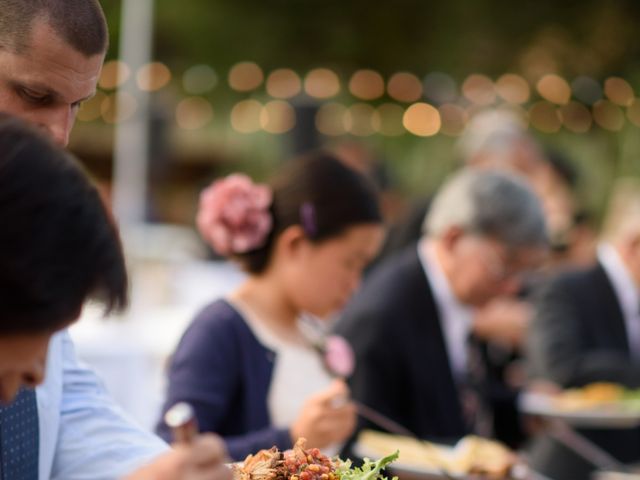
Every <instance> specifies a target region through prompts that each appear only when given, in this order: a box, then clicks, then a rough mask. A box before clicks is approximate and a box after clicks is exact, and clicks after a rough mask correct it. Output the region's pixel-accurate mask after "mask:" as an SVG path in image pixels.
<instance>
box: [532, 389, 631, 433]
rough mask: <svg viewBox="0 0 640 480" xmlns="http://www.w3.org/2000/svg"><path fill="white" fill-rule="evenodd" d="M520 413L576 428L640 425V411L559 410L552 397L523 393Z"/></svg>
mask: <svg viewBox="0 0 640 480" xmlns="http://www.w3.org/2000/svg"><path fill="white" fill-rule="evenodd" d="M519 408H520V411H521V412H523V413H527V414H530V415H539V416H541V417H548V418H557V419H560V420H564V421H565V422H567V423H568V424H570V425H572V426H574V427H583V428H589V427H592V428H633V427H637V426H639V425H640V411H638V410H632V409H629V408H624V407H623V406H621V407H619V408H617V407H602V408H594V409H591V410H575V411H571V410H562V409H559V408H558V407H557V406H556V405H555V404H554V401H553V397H552V396H550V395H545V394H540V393H523V394H522V395H521V396H520V402H519Z"/></svg>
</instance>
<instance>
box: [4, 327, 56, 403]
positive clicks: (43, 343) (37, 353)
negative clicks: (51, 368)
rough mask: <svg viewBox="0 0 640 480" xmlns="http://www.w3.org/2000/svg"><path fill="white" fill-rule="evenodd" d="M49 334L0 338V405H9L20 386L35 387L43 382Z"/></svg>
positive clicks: (29, 334)
mask: <svg viewBox="0 0 640 480" xmlns="http://www.w3.org/2000/svg"><path fill="white" fill-rule="evenodd" d="M51 335H52V333H25V334H10V335H2V336H0V403H1V404H8V403H10V402H11V400H13V398H14V397H15V395H16V394H17V393H18V390H19V389H20V387H22V386H25V387H35V386H36V385H38V384H40V383H42V381H43V380H44V372H45V365H46V359H47V349H48V347H49V340H50V339H51Z"/></svg>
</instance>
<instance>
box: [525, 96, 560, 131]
mask: <svg viewBox="0 0 640 480" xmlns="http://www.w3.org/2000/svg"><path fill="white" fill-rule="evenodd" d="M529 122H530V123H531V125H533V126H534V127H535V128H537V129H538V130H540V131H541V132H544V133H555V132H557V131H558V130H560V127H561V126H562V121H561V119H560V114H559V113H558V110H557V108H556V106H555V105H553V104H551V103H549V102H545V101H540V102H536V103H534V104H533V105H532V106H531V108H530V109H529Z"/></svg>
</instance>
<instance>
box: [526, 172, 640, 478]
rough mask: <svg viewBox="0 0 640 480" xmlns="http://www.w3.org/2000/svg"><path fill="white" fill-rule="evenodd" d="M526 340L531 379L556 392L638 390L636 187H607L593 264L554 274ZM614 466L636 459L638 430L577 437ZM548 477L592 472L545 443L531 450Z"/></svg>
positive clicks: (624, 183)
mask: <svg viewBox="0 0 640 480" xmlns="http://www.w3.org/2000/svg"><path fill="white" fill-rule="evenodd" d="M535 300H536V301H535V317H534V320H533V322H532V324H531V329H530V333H529V337H528V340H529V341H528V359H529V362H530V366H531V373H532V376H533V377H534V378H536V379H544V380H550V381H552V382H554V383H555V384H557V385H559V386H561V387H564V388H569V387H581V386H584V385H586V384H589V383H593V382H614V383H618V384H620V385H622V386H625V387H630V388H638V387H640V181H638V180H637V179H621V180H618V182H617V183H616V184H615V185H614V189H613V194H612V197H611V200H610V203H609V211H608V214H607V217H606V221H605V224H604V230H603V235H602V242H601V243H600V245H599V246H598V252H597V262H595V264H593V265H592V266H590V267H588V268H582V269H574V270H571V271H566V272H563V273H560V274H558V275H557V276H555V277H553V278H552V279H550V280H549V281H548V282H546V283H545V284H543V285H542V286H541V288H540V290H539V292H537V295H536V298H535ZM582 433H584V434H585V435H586V436H588V437H589V438H590V439H591V440H593V441H594V442H596V443H598V444H599V445H600V446H602V447H603V448H604V449H606V450H607V451H609V452H610V453H611V454H613V455H614V456H615V457H616V458H617V459H618V460H620V461H621V462H625V463H629V462H637V461H638V460H640V429H637V428H636V429H631V430H625V429H616V430H606V429H600V430H584V431H583V432H582ZM533 452H534V456H533V460H534V462H535V465H536V467H538V468H539V469H540V470H541V471H542V472H543V473H547V474H548V475H550V476H552V477H553V478H572V479H576V480H579V479H583V478H585V479H586V478H589V473H590V471H591V470H593V469H594V468H595V467H594V466H593V465H590V464H588V463H587V462H585V461H584V460H581V459H579V458H578V457H576V456H575V455H574V454H572V453H571V452H569V451H568V450H566V449H565V448H564V447H562V446H560V445H558V444H557V443H555V442H553V441H551V440H550V439H548V438H546V437H542V438H540V439H539V440H538V442H537V443H536V445H535V448H534V450H533Z"/></svg>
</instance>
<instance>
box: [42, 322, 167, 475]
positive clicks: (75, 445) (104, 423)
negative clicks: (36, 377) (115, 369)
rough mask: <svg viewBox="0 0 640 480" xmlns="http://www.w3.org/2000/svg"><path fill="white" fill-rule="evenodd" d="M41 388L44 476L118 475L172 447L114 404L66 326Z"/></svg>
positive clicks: (54, 342) (49, 359) (55, 343)
mask: <svg viewBox="0 0 640 480" xmlns="http://www.w3.org/2000/svg"><path fill="white" fill-rule="evenodd" d="M36 394H37V399H38V420H39V427H40V452H39V453H40V458H39V478H40V479H41V480H45V479H51V480H114V479H118V478H122V477H123V476H126V475H127V474H130V473H131V472H133V471H134V470H135V469H136V468H138V467H139V466H141V465H143V464H145V463H148V462H149V461H150V460H151V459H153V458H155V457H157V456H158V455H160V454H162V453H163V452H165V451H166V450H167V449H168V448H169V447H168V446H167V444H166V443H164V442H163V441H162V440H160V439H159V438H158V437H156V436H155V435H153V434H152V433H149V432H146V431H144V430H143V429H142V428H140V427H138V426H137V425H136V424H135V423H134V422H133V421H132V420H130V419H128V418H127V417H126V415H125V414H124V412H123V411H122V410H121V409H120V408H119V407H118V406H117V405H115V403H114V402H113V400H111V398H110V397H109V394H108V393H107V391H106V390H105V388H104V386H103V385H102V383H101V382H100V380H99V379H98V377H97V376H96V375H95V374H94V373H93V372H92V371H91V370H90V369H89V368H88V367H86V366H85V365H82V364H81V363H80V362H79V361H78V359H77V358H76V354H75V349H74V347H73V343H72V342H71V339H70V338H69V335H68V333H67V332H66V330H65V331H63V332H60V333H57V334H56V335H54V336H53V337H52V339H51V342H50V344H49V353H48V357H47V372H46V377H45V381H44V383H43V384H42V385H40V386H39V387H38V388H37V390H36Z"/></svg>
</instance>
